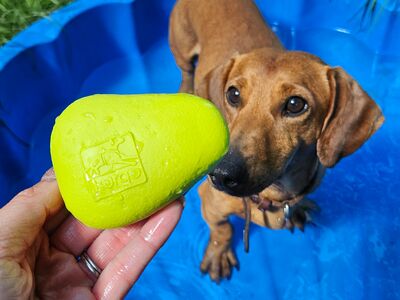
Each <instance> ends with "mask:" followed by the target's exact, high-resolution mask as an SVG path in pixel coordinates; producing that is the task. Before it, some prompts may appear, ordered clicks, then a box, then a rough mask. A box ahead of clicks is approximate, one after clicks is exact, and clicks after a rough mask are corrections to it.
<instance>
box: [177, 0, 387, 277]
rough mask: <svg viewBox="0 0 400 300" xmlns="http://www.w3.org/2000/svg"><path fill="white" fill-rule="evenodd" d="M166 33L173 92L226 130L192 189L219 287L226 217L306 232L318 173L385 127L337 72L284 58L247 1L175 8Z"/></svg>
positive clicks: (224, 273)
mask: <svg viewBox="0 0 400 300" xmlns="http://www.w3.org/2000/svg"><path fill="white" fill-rule="evenodd" d="M169 34H170V36H169V38H170V46H171V49H172V52H173V54H174V56H175V59H176V62H177V64H178V66H179V67H180V68H181V70H182V84H181V88H180V91H181V92H188V93H194V94H197V95H199V96H201V97H204V98H207V99H210V100H211V101H212V102H213V103H214V104H215V105H216V106H217V107H218V108H219V109H220V110H221V112H222V113H223V115H224V117H225V118H226V121H227V123H228V126H229V130H230V141H231V142H230V150H229V152H228V154H227V155H226V156H225V157H224V158H223V159H222V160H221V162H220V163H219V164H218V165H217V167H216V168H215V169H214V171H213V172H212V173H210V174H209V180H207V181H206V182H204V183H203V184H202V185H201V187H200V189H199V192H200V196H201V198H202V213H203V217H204V219H205V220H206V222H207V223H208V225H209V227H210V230H211V236H210V241H209V244H208V247H207V250H206V252H205V255H204V258H203V261H202V263H201V270H202V271H203V272H208V273H209V274H210V276H211V278H212V279H213V280H216V281H219V279H220V278H221V277H229V276H230V274H231V267H232V266H236V265H237V261H236V258H235V255H234V254H233V252H232V249H231V239H232V226H231V224H230V223H229V221H228V216H229V215H231V214H236V215H239V216H242V217H246V218H247V219H249V218H251V220H252V221H254V222H255V223H257V224H259V225H262V226H267V227H269V228H272V229H281V228H288V229H293V228H294V227H298V228H300V229H303V226H304V224H305V222H307V220H308V218H309V214H308V210H310V209H314V208H315V207H316V206H315V205H314V204H313V202H311V201H308V200H305V199H304V197H305V196H306V195H307V194H308V193H310V192H311V191H313V190H314V189H315V188H316V187H317V185H318V184H319V182H320V180H321V178H322V176H323V174H324V171H325V168H327V167H333V166H334V165H335V164H336V163H337V162H338V161H339V160H340V159H341V158H343V157H345V156H347V155H349V154H351V153H353V152H354V151H355V150H357V149H358V148H359V147H360V146H361V145H362V144H363V143H364V142H365V141H366V140H367V139H368V138H369V137H370V136H371V135H372V134H373V133H374V132H375V131H376V130H377V129H378V128H379V127H380V126H381V124H382V123H383V120H384V118H383V116H382V113H381V111H380V109H379V107H378V106H377V105H376V104H375V102H374V101H373V100H372V99H371V98H370V97H369V96H368V95H367V93H366V92H365V91H364V90H363V89H362V88H361V87H360V86H359V85H358V83H357V82H356V81H354V80H353V79H352V78H351V77H350V76H349V75H348V74H347V73H346V72H345V71H344V70H343V69H341V68H333V67H330V66H328V65H326V64H325V63H323V62H322V61H321V60H320V59H319V58H317V57H315V56H313V55H311V54H307V53H304V52H298V51H286V50H285V49H284V47H283V46H282V44H281V43H280V42H279V40H278V38H277V37H276V36H275V35H274V33H273V32H272V31H271V29H270V28H269V27H268V26H267V25H266V23H265V22H264V20H263V18H262V16H261V15H260V12H259V11H258V9H257V7H256V6H255V4H254V3H253V2H252V1H251V0H198V1H196V0H179V1H178V2H177V3H176V5H175V8H174V10H173V12H172V14H171V19H170V32H169ZM210 134H212V133H211V132H210Z"/></svg>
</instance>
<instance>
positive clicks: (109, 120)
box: [104, 116, 113, 123]
mask: <svg viewBox="0 0 400 300" xmlns="http://www.w3.org/2000/svg"><path fill="white" fill-rule="evenodd" d="M112 121H113V117H111V116H107V117H105V118H104V122H106V123H111V122H112Z"/></svg>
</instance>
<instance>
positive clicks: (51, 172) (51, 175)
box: [41, 167, 56, 182]
mask: <svg viewBox="0 0 400 300" xmlns="http://www.w3.org/2000/svg"><path fill="white" fill-rule="evenodd" d="M54 180H56V174H55V173H54V169H53V168H52V167H51V168H50V169H48V170H47V171H46V173H44V175H43V176H42V179H41V181H49V182H50V181H54Z"/></svg>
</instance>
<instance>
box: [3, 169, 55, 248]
mask: <svg viewBox="0 0 400 300" xmlns="http://www.w3.org/2000/svg"><path fill="white" fill-rule="evenodd" d="M62 207H63V201H62V198H61V195H60V192H59V189H58V185H57V181H56V178H55V175H54V171H53V169H50V170H48V171H47V172H46V173H45V175H44V176H43V177H42V179H41V181H40V182H39V183H37V184H35V185H34V186H32V187H30V188H28V189H26V190H24V191H22V192H20V193H19V194H18V195H17V196H15V197H14V198H13V199H12V200H11V201H10V202H9V203H8V204H7V205H5V206H4V207H3V208H2V209H0V254H4V252H3V251H4V250H6V252H7V241H10V240H11V241H12V243H13V247H15V246H20V247H17V248H18V250H26V249H27V248H29V247H30V246H31V245H32V244H33V242H34V240H35V239H36V237H37V235H38V233H39V232H40V230H41V229H42V227H43V224H44V223H45V221H46V220H47V219H48V218H49V217H50V216H52V215H54V214H55V213H57V212H58V211H59V210H60V209H61V208H62ZM16 242H17V243H20V244H19V245H15V243H16ZM23 248H24V249H23ZM15 250H16V248H14V250H13V252H14V254H16V253H15ZM9 254H11V253H9Z"/></svg>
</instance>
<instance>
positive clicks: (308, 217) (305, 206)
mask: <svg viewBox="0 0 400 300" xmlns="http://www.w3.org/2000/svg"><path fill="white" fill-rule="evenodd" d="M319 210H320V208H319V206H318V205H317V203H315V202H314V201H312V200H308V199H303V200H302V201H301V202H300V203H299V204H298V205H297V206H296V207H295V208H294V210H293V213H292V215H291V217H290V223H291V225H292V227H291V228H289V229H290V230H293V229H294V227H297V228H298V229H300V230H301V231H304V227H305V225H306V224H307V223H312V213H313V212H318V211H319Z"/></svg>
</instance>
